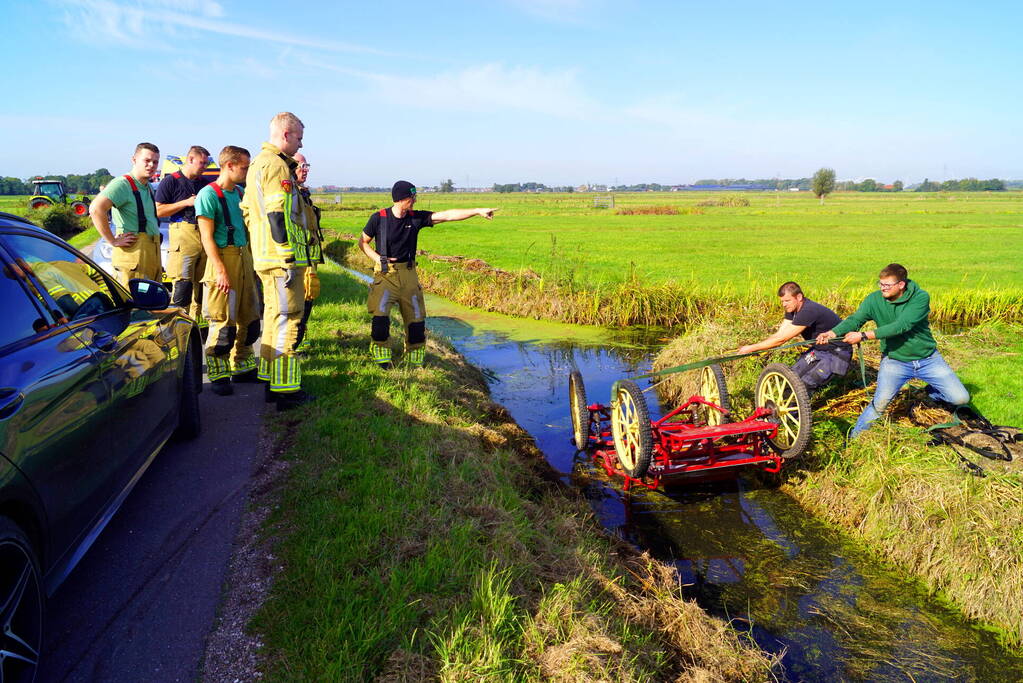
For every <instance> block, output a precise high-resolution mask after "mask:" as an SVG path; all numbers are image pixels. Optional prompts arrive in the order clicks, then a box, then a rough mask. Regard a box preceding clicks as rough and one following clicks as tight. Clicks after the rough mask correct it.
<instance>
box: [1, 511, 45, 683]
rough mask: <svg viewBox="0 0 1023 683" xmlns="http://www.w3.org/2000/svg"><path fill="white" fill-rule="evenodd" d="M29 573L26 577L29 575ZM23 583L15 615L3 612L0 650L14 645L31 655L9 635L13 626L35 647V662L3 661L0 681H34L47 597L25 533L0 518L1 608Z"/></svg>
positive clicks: (34, 555)
mask: <svg viewBox="0 0 1023 683" xmlns="http://www.w3.org/2000/svg"><path fill="white" fill-rule="evenodd" d="M26 570H27V574H26ZM23 580H24V582H25V585H24V588H23V590H22V594H21V597H20V598H19V599H18V601H17V605H16V607H15V609H14V611H13V613H12V612H10V611H8V610H4V611H3V612H0V650H2V649H6V648H8V647H10V646H12V645H13V646H14V647H13V648H12V649H14V650H15V651H17V652H20V653H23V654H24V655H25V656H31V655H30V652H29V650H27V649H26V648H25V646H24V645H21V644H20V643H17V642H16V641H14V639H13V638H11V637H9V636H7V635H6V632H7V627H8V626H10V628H11V631H12V632H13V634H14V635H16V636H18V637H19V638H20V639H22V640H24V641H25V642H26V643H28V645H29V647H34V649H35V652H36V655H35V662H34V663H33V664H29V663H27V662H24V661H23V660H20V659H18V658H15V657H11V656H8V657H5V658H4V659H2V660H0V678H2V679H3V680H4V681H32V680H34V678H35V675H36V671H37V669H38V668H39V656H40V652H41V648H42V644H43V618H44V615H45V613H46V612H45V600H46V599H45V597H44V594H43V587H42V572H41V571H40V569H39V558H38V557H36V552H35V549H34V548H33V547H32V544H31V543H30V542H29V540H28V538H27V537H26V536H25V534H24V532H22V530H21V529H20V528H19V527H18V525H17V524H15V523H14V522H13V521H12V520H11V519H9V518H7V517H0V606H3V605H4V604H5V603H7V602H8V597H9V596H11V595H12V593H13V591H14V589H15V586H16V584H19V583H21V582H22V581H23Z"/></svg>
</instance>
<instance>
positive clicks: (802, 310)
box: [739, 282, 852, 391]
mask: <svg viewBox="0 0 1023 683" xmlns="http://www.w3.org/2000/svg"><path fill="white" fill-rule="evenodd" d="M778 296H779V297H780V298H781V305H782V308H784V309H785V319H784V320H782V321H781V326H780V327H779V328H778V331H777V332H775V333H774V334H772V335H771V336H770V337H768V338H767V339H764V340H763V341H759V342H757V343H755V344H747V345H746V346H742V347H740V348H739V353H753V352H754V351H766V350H767V349H773V348H774V347H776V346H781V345H782V344H784V343H785V342H787V341H789V340H790V339H793V338H794V337H795V336H796V335H797V334H802V335H803V339H806V340H810V339H817V336H818V335H819V334H821V333H823V332H827V331H828V330H830V329H831V328H833V327H834V326H835V325H837V324H838V323H839V322H840V321H841V318H839V317H838V315H837V314H836V313H835V312H834V311H832V310H831V309H830V308H828V307H827V306H823V305H821V304H819V303H817V302H816V301H811V300H810V299H807V298H806V297H804V296H803V290H802V289H801V288H800V286H799V285H798V284H796V283H795V282H786V283H785V284H783V285H782V286H781V287H779V288H778ZM851 360H852V347H851V346H846V345H842V346H838V345H829V346H823V347H821V346H818V347H816V348H813V347H811V348H810V350H809V351H805V352H804V353H803V354H802V355H800V356H799V360H797V361H796V362H795V363H794V364H793V365H792V370H793V371H794V372H795V373H796V374H797V375H798V376H799V378H800V379H801V380H803V384H805V385H806V388H807V389H809V390H810V391H813V390H814V389H818V388H820V387H822V386H824V385H825V384H827V383H828V382H829V381H831V379H832V378H834V377H841V376H842V375H844V374H845V373H846V372H847V371H848V370H849V361H851Z"/></svg>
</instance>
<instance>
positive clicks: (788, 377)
mask: <svg viewBox="0 0 1023 683" xmlns="http://www.w3.org/2000/svg"><path fill="white" fill-rule="evenodd" d="M774 373H777V374H779V375H781V376H782V377H783V378H784V379H785V381H786V382H788V384H789V387H790V388H791V390H792V392H793V395H794V396H795V400H796V409H797V410H798V411H799V416H798V420H797V423H798V425H799V432H798V433H797V434H796V438H795V440H794V441H793V442H792V443H791V444H790V445H789V447H788V448H785V447H784V446H782V445H780V444H778V443H776V442H775V441H774V440H773V439H768V440H767V443H768V444H770V446H771V448H773V449H774V450H775V452H776V453H778V455H780V456H781V457H783V458H785V459H786V460H792V459H793V458H798V457H799V456H800V455H802V454H803V451H805V450H806V447H807V445H809V443H810V430H811V428H812V427H813V409H812V408H811V407H810V392H808V391H807V390H806V385H805V384H803V380H801V379H799V376H798V375H796V373H794V372H793V371H792V368H790V367H789V366H787V365H785V364H783V363H771V364H769V365H768V366H767V367H765V368H764V369H763V371H762V372H761V373H760V377H758V378H757V386H756V391H755V393H754V397H755V401H756V406H757V407H758V408H763V407H766V406H765V405H764V404H765V403H766V401H764V400H762V397H761V387H762V385H763V384H764V378H766V377H767V376H768V375H770V374H774Z"/></svg>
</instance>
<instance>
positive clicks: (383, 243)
mask: <svg viewBox="0 0 1023 683" xmlns="http://www.w3.org/2000/svg"><path fill="white" fill-rule="evenodd" d="M409 218H410V220H411V221H412V225H410V226H409V230H412V231H413V233H412V244H411V250H410V252H411V253H410V254H409V257H408V267H409V268H415V267H416V251H417V249H416V245H417V244H418V242H419V230H418V229H417V227H416V225H415V214H412V215H411V216H409ZM390 224H391V221H390V219H389V218H388V217H387V209H380V225H379V229H378V230H377V240H376V242H377V247H378V248H377V253H378V254H380V272H382V273H386V272H387V271H388V269H389V265H388V261H387V257H388V252H387V228H388V227H389V226H390Z"/></svg>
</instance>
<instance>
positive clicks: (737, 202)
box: [697, 194, 749, 207]
mask: <svg viewBox="0 0 1023 683" xmlns="http://www.w3.org/2000/svg"><path fill="white" fill-rule="evenodd" d="M697 206H733V207H741V206H749V199H747V198H746V197H743V196H742V195H741V194H726V195H724V196H722V197H719V198H717V199H704V200H703V201H702V202H699V203H698V204H697Z"/></svg>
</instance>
